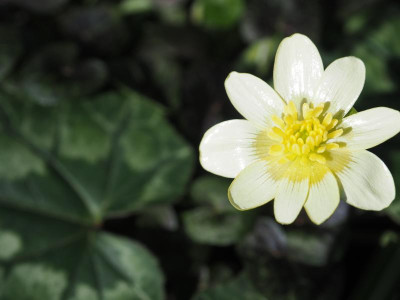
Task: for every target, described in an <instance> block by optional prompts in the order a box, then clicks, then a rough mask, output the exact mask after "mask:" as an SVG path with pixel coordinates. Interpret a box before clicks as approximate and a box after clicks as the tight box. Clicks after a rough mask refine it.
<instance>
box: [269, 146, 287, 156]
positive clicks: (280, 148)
mask: <svg viewBox="0 0 400 300" xmlns="http://www.w3.org/2000/svg"><path fill="white" fill-rule="evenodd" d="M283 150H284V149H283V146H282V145H272V146H271V147H270V148H269V154H271V155H273V156H277V155H280V154H282V153H283Z"/></svg>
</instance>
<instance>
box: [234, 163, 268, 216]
mask: <svg viewBox="0 0 400 300" xmlns="http://www.w3.org/2000/svg"><path fill="white" fill-rule="evenodd" d="M275 192H276V181H275V180H273V179H272V177H271V174H269V172H268V166H267V162H266V161H263V160H259V161H257V162H255V163H253V164H251V165H250V166H248V167H246V168H245V169H244V170H243V171H242V172H240V174H239V175H238V176H237V177H236V178H235V180H234V181H233V182H232V184H231V186H230V187H229V191H228V196H229V201H230V202H231V203H232V205H233V206H234V207H235V208H237V209H239V210H247V209H251V208H255V207H258V206H260V205H263V204H265V203H267V202H268V201H270V200H272V199H273V198H274V197H275Z"/></svg>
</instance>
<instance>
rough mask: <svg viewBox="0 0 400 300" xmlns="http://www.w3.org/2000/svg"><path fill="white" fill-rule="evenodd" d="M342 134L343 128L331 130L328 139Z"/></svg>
mask: <svg viewBox="0 0 400 300" xmlns="http://www.w3.org/2000/svg"><path fill="white" fill-rule="evenodd" d="M342 134H343V129H337V130H335V131H332V132H330V133H329V134H328V139H334V138H337V137H339V136H341V135H342Z"/></svg>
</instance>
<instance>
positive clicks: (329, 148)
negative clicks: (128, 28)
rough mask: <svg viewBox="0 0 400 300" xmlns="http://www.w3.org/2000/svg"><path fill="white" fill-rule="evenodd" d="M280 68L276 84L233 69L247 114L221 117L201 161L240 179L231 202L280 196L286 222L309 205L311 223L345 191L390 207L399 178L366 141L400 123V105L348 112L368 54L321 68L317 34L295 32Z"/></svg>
mask: <svg viewBox="0 0 400 300" xmlns="http://www.w3.org/2000/svg"><path fill="white" fill-rule="evenodd" d="M273 76H274V88H275V90H274V89H272V88H271V87H270V86H269V85H268V84H267V83H265V82H264V81H262V80H261V79H259V78H257V77H255V76H253V75H250V74H243V73H242V74H241V73H237V72H232V73H231V74H230V75H229V76H228V78H227V79H226V81H225V88H226V91H227V94H228V96H229V98H230V100H231V102H232V104H233V105H234V107H235V108H236V109H237V110H238V111H239V113H241V114H242V116H244V117H245V118H246V120H230V121H225V122H222V123H220V124H217V125H215V126H214V127H212V128H210V129H209V130H208V131H207V132H206V133H205V135H204V137H203V139H202V141H201V144H200V162H201V164H202V166H203V168H205V169H206V170H208V171H210V172H212V173H215V174H217V175H220V176H224V177H229V178H235V180H234V181H233V182H232V184H231V186H230V188H229V191H228V196H229V199H230V201H231V203H232V205H233V206H234V207H236V208H237V209H240V210H247V209H251V208H255V207H258V206H260V205H263V204H265V203H267V202H269V201H270V200H272V199H275V200H274V213H275V218H276V220H277V221H278V222H280V223H283V224H289V223H292V222H293V221H294V220H295V219H296V217H297V216H298V214H299V212H300V211H301V209H302V207H303V206H304V208H305V210H306V212H307V214H308V216H309V217H310V219H311V220H312V221H313V222H314V223H316V224H320V223H322V222H324V221H325V220H326V219H327V218H329V216H331V215H332V214H333V212H334V211H335V209H336V207H337V206H338V204H339V201H340V195H341V194H342V196H343V198H345V199H346V201H347V203H349V204H351V205H353V206H355V207H358V208H361V209H367V210H381V209H383V208H385V207H387V206H388V205H389V204H390V203H391V202H392V201H393V199H394V197H395V188H394V182H393V177H392V175H391V174H390V171H389V170H388V168H387V167H386V165H385V164H384V163H383V162H382V161H381V160H380V159H379V158H378V157H377V156H375V155H374V154H372V153H371V152H369V151H366V149H368V148H371V147H374V146H376V145H378V144H380V143H382V142H384V141H386V140H387V139H389V138H391V137H393V136H394V135H395V134H397V133H398V132H399V131H400V113H399V112H398V111H396V110H393V109H390V108H385V107H378V108H373V109H369V110H366V111H363V112H359V113H355V114H352V115H349V116H347V114H348V112H349V111H350V109H351V108H352V107H353V105H354V102H355V101H356V100H357V98H358V96H359V95H360V93H361V90H362V88H363V86H364V81H365V67H364V64H363V62H362V61H361V60H360V59H358V58H355V57H344V58H340V59H338V60H336V61H334V62H333V63H331V64H330V65H329V66H328V67H327V68H326V69H325V70H324V68H323V64H322V60H321V57H320V55H319V53H318V50H317V48H316V47H315V45H314V44H313V43H312V42H311V40H310V39H309V38H307V37H306V36H304V35H301V34H294V35H292V36H290V37H288V38H285V39H284V40H283V41H282V42H281V44H280V46H279V48H278V51H277V54H276V58H275V66H274V74H273Z"/></svg>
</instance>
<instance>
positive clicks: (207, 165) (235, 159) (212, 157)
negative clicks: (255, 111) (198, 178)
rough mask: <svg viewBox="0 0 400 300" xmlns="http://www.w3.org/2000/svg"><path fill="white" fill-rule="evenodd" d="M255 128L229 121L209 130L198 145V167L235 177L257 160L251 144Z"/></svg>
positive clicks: (247, 123)
mask: <svg viewBox="0 0 400 300" xmlns="http://www.w3.org/2000/svg"><path fill="white" fill-rule="evenodd" d="M257 132H258V130H257V128H256V127H254V126H253V124H251V123H250V122H249V121H247V120H230V121H225V122H222V123H219V124H217V125H215V126H213V127H211V128H210V129H209V130H208V131H207V132H206V133H205V134H204V137H203V139H202V140H201V143H200V163H201V165H202V166H203V168H204V169H206V170H207V171H209V172H211V173H214V174H217V175H220V176H224V177H229V178H234V177H236V175H237V174H239V172H240V171H242V170H243V169H244V168H245V167H246V166H247V165H249V164H250V163H252V162H253V161H254V160H255V159H256V156H255V155H254V149H253V148H252V143H253V141H254V138H255V137H256V135H257Z"/></svg>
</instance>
